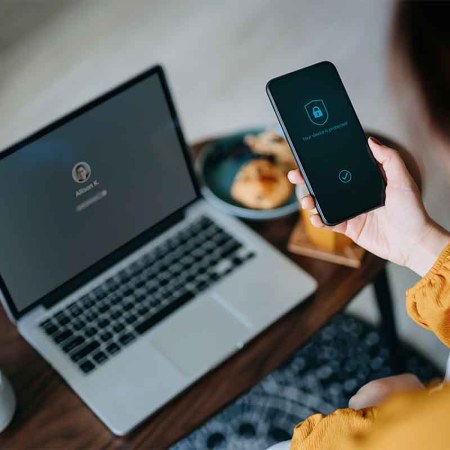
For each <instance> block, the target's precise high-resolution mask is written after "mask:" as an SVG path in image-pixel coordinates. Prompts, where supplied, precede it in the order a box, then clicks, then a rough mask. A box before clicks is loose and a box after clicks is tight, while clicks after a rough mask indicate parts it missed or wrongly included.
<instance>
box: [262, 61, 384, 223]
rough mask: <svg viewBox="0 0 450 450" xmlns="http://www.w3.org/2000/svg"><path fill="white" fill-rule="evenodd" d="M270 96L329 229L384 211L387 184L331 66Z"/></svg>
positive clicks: (277, 84) (282, 83)
mask: <svg viewBox="0 0 450 450" xmlns="http://www.w3.org/2000/svg"><path fill="white" fill-rule="evenodd" d="M267 93H268V95H269V98H270V100H271V102H272V106H273V107H274V109H275V112H276V114H277V117H278V120H279V121H280V124H281V126H282V128H283V131H284V133H285V135H286V138H287V140H288V142H289V145H290V147H291V150H292V151H293V153H294V156H295V158H296V161H297V163H298V165H299V167H300V169H301V171H302V173H303V176H304V177H305V181H306V183H307V186H308V189H309V191H310V193H311V195H313V197H314V198H315V200H316V206H317V210H318V213H319V214H320V216H321V218H322V220H323V221H324V222H325V223H326V224H328V225H334V224H337V223H340V222H343V221H344V220H347V219H349V218H351V217H354V216H356V215H358V214H361V213H363V212H365V211H368V210H370V209H374V208H376V207H378V206H382V205H383V203H384V189H385V183H384V179H383V177H382V175H381V172H380V170H379V168H378V166H377V163H376V161H375V159H374V158H373V156H372V153H371V151H370V148H369V147H368V144H367V139H366V137H365V135H364V131H363V129H362V127H361V124H360V122H359V120H358V117H357V116H356V113H355V110H354V109H353V106H352V104H351V102H350V99H349V97H348V95H347V92H346V91H345V88H344V85H343V84H342V81H341V79H340V77H339V74H338V72H337V70H336V68H335V66H334V65H333V64H332V63H330V62H326V61H325V62H321V63H318V64H315V65H313V66H310V67H307V68H305V69H301V70H297V71H295V72H292V73H288V74H286V75H282V76H280V77H277V78H274V79H273V80H271V81H269V83H268V84H267Z"/></svg>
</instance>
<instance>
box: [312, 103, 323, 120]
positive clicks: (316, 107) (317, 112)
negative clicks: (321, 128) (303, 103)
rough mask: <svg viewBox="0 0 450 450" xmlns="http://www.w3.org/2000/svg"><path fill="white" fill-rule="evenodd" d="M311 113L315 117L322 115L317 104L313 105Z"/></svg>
mask: <svg viewBox="0 0 450 450" xmlns="http://www.w3.org/2000/svg"><path fill="white" fill-rule="evenodd" d="M312 113H313V116H314V118H315V119H317V118H319V117H323V112H322V110H321V109H320V108H319V107H318V106H314V107H313V109H312Z"/></svg>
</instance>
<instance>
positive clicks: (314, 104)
mask: <svg viewBox="0 0 450 450" xmlns="http://www.w3.org/2000/svg"><path fill="white" fill-rule="evenodd" d="M305 111H306V114H307V115H308V119H309V120H310V121H311V122H312V123H313V124H314V125H325V124H326V123H327V121H328V110H327V107H326V106H325V103H324V102H323V100H321V99H320V100H311V101H310V102H308V103H307V104H306V105H305Z"/></svg>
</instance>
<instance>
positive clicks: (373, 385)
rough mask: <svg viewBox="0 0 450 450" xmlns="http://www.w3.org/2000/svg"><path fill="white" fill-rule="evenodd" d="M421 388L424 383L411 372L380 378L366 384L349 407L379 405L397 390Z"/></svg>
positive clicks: (352, 399) (359, 407)
mask: <svg viewBox="0 0 450 450" xmlns="http://www.w3.org/2000/svg"><path fill="white" fill-rule="evenodd" d="M419 389H424V385H423V384H422V383H421V381H420V380H419V379H418V378H417V377H416V376H415V375H413V374H410V373H404V374H402V375H397V376H394V377H386V378H380V379H379V380H374V381H371V382H370V383H367V384H365V385H364V386H363V387H362V388H361V389H360V390H359V391H358V392H357V393H356V394H355V395H354V396H353V397H352V398H351V399H350V401H349V402H348V407H349V408H352V409H362V408H368V407H369V406H377V405H378V404H379V403H381V402H382V401H383V400H384V399H385V398H387V397H389V396H390V395H392V394H394V393H395V392H404V391H416V390H419Z"/></svg>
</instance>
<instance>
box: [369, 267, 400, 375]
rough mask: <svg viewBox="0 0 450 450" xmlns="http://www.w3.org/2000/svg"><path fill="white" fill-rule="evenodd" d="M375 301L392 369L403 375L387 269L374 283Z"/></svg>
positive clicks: (380, 273)
mask: <svg viewBox="0 0 450 450" xmlns="http://www.w3.org/2000/svg"><path fill="white" fill-rule="evenodd" d="M373 288H374V292H375V300H376V302H377V306H378V310H379V312H380V319H381V329H382V332H383V334H384V337H385V338H386V341H387V344H388V348H389V354H390V360H391V367H392V370H393V371H394V373H402V372H403V371H404V369H405V361H404V357H403V352H402V347H401V343H400V340H399V338H398V334H397V327H396V324H395V314H394V303H393V300H392V294H391V289H390V285H389V278H388V274H387V271H386V267H383V269H382V270H381V271H380V272H379V274H378V275H377V276H376V278H375V279H374V281H373Z"/></svg>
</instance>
